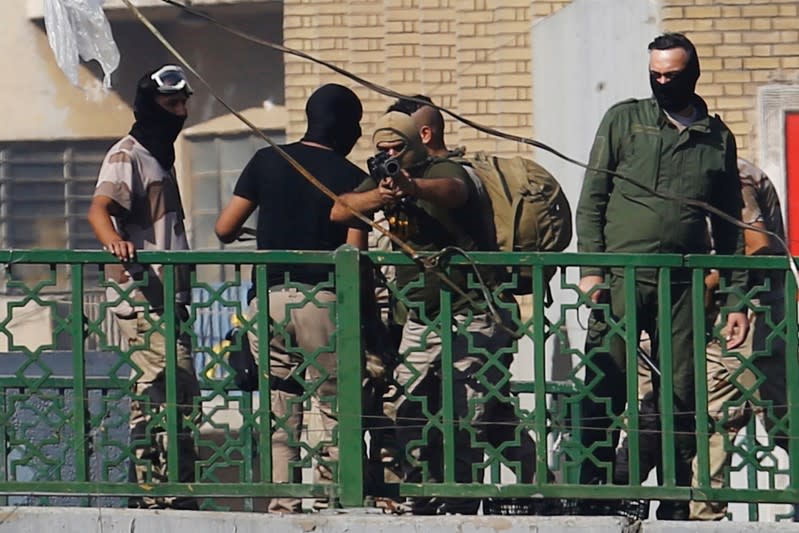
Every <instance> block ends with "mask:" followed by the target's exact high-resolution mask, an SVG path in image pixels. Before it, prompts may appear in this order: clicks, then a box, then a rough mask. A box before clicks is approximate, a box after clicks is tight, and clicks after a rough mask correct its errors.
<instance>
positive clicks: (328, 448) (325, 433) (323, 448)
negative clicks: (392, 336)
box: [248, 288, 338, 513]
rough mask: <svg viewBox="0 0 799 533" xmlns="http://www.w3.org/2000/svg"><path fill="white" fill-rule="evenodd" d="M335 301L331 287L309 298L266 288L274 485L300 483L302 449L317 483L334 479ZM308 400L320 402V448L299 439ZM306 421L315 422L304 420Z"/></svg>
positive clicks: (296, 507) (283, 502) (254, 342)
mask: <svg viewBox="0 0 799 533" xmlns="http://www.w3.org/2000/svg"><path fill="white" fill-rule="evenodd" d="M309 289H310V288H309ZM308 294H311V293H310V292H309V293H308ZM335 302H336V295H335V294H334V293H332V292H329V291H316V292H315V293H312V296H306V293H304V292H303V291H300V290H297V289H294V288H291V289H289V288H285V289H271V290H270V291H269V313H270V318H271V335H272V336H271V342H270V346H269V364H270V376H269V379H270V383H271V386H272V391H271V402H272V417H273V421H274V426H273V427H274V431H273V433H272V481H273V482H274V483H300V482H301V481H302V477H301V476H302V473H301V465H302V462H301V460H300V450H301V449H304V450H305V451H306V453H307V454H315V455H314V458H315V459H316V468H315V470H314V479H315V480H316V482H330V481H332V480H333V479H335V477H336V474H337V465H338V445H337V442H335V441H334V435H335V428H336V425H337V423H338V416H337V408H336V387H337V379H336V351H335V331H336V324H335ZM257 312H258V300H257V299H253V301H252V302H251V303H250V309H249V314H250V317H255V316H256V314H257ZM248 337H249V340H250V349H251V350H252V353H253V356H255V357H256V358H257V357H258V337H257V336H256V335H255V334H254V333H252V332H250V333H248ZM303 391H304V392H303ZM310 399H313V400H314V401H315V402H317V403H318V406H319V409H318V416H320V417H321V419H322V420H321V422H322V423H321V428H322V435H321V438H319V439H318V442H319V447H318V448H317V447H316V446H310V445H308V444H307V443H303V442H301V435H300V433H301V429H302V426H303V417H304V416H308V415H309V412H310V406H309V403H310V401H309V400H310ZM305 423H306V424H307V425H309V426H310V425H313V426H317V427H318V426H319V424H310V423H308V421H307V420H306V421H305ZM314 440H317V439H314ZM301 503H302V502H301V500H300V499H299V498H273V499H272V500H271V501H270V502H269V511H270V512H273V513H297V512H300V511H301V510H302V509H301Z"/></svg>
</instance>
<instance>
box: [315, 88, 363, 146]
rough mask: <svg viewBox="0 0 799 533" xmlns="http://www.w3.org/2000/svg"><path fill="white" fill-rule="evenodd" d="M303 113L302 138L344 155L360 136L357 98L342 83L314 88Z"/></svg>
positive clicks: (359, 112)
mask: <svg viewBox="0 0 799 533" xmlns="http://www.w3.org/2000/svg"><path fill="white" fill-rule="evenodd" d="M305 114H306V115H307V116H308V129H307V130H306V132H305V135H304V136H303V138H302V140H303V141H310V142H314V143H318V144H321V145H322V146H327V147H328V148H331V149H333V151H335V152H336V153H338V154H341V155H343V156H347V155H348V154H349V153H350V152H351V151H352V148H353V147H354V146H355V143H356V142H358V139H359V138H360V137H361V126H360V122H361V117H362V115H363V107H362V106H361V101H360V100H359V99H358V96H356V94H355V93H354V92H352V91H351V90H349V89H347V88H346V87H344V86H342V85H337V84H335V83H328V84H327V85H323V86H322V87H320V88H318V89H317V90H316V91H314V93H313V94H312V95H311V97H310V98H309V99H308V103H307V104H306V105H305Z"/></svg>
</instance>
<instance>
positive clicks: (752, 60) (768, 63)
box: [744, 57, 780, 70]
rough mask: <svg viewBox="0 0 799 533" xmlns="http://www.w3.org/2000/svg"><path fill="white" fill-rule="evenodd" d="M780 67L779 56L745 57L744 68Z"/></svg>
mask: <svg viewBox="0 0 799 533" xmlns="http://www.w3.org/2000/svg"><path fill="white" fill-rule="evenodd" d="M779 67H780V58H779V57H746V58H744V68H745V69H748V70H755V69H775V68H779Z"/></svg>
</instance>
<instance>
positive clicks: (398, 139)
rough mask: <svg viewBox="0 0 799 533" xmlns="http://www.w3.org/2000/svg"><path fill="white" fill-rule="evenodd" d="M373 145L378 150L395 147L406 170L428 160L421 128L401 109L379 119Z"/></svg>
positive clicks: (401, 164)
mask: <svg viewBox="0 0 799 533" xmlns="http://www.w3.org/2000/svg"><path fill="white" fill-rule="evenodd" d="M372 146H374V147H375V149H377V150H382V149H385V148H386V147H387V146H390V147H392V148H394V149H395V150H396V151H397V152H398V153H397V155H396V156H395V157H396V158H397V160H398V161H399V163H400V166H401V167H402V168H403V169H405V170H411V169H413V168H414V167H418V166H419V165H422V164H424V163H426V162H427V160H428V154H427V149H426V148H425V146H424V144H422V138H421V137H420V136H419V128H418V127H417V126H416V123H415V122H414V120H413V118H411V117H409V116H408V115H406V114H404V113H400V112H399V111H392V112H390V113H387V114H385V115H383V116H382V117H381V118H380V120H378V121H377V123H376V124H375V132H374V133H373V134H372Z"/></svg>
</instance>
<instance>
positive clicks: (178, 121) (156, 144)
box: [130, 67, 188, 170]
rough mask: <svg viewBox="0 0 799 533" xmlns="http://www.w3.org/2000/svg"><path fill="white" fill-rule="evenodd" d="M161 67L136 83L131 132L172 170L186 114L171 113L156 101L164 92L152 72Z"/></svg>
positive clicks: (166, 167)
mask: <svg viewBox="0 0 799 533" xmlns="http://www.w3.org/2000/svg"><path fill="white" fill-rule="evenodd" d="M160 68H162V67H159V68H157V69H155V70H152V71H150V72H148V73H147V74H145V75H144V76H142V77H141V79H140V80H139V84H138V85H137V86H136V100H135V101H134V102H133V116H134V117H136V122H134V123H133V127H132V128H131V129H130V134H131V135H132V136H133V137H135V138H136V140H137V141H139V143H141V145H142V146H144V147H145V148H147V151H148V152H150V153H151V154H152V156H153V157H155V158H156V159H157V160H158V162H159V163H160V164H161V166H162V167H164V169H165V170H170V169H171V168H172V165H174V164H175V139H177V137H178V134H179V133H180V130H182V129H183V123H184V122H186V117H185V116H183V117H181V116H178V115H175V114H173V113H170V112H169V111H167V110H166V109H164V108H163V107H161V106H160V105H158V102H156V101H155V97H156V95H158V94H161V93H159V92H158V88H157V85H156V83H155V81H154V80H153V79H152V78H151V77H150V76H152V75H153V73H155V72H158V70H160ZM187 94H188V93H187Z"/></svg>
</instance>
